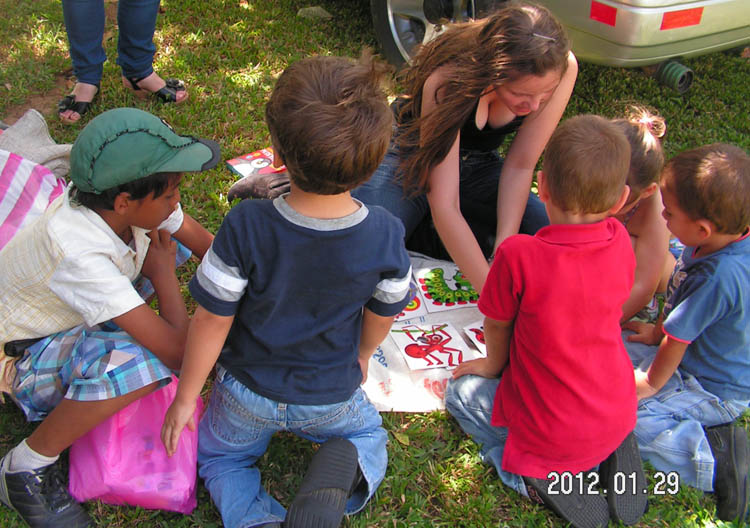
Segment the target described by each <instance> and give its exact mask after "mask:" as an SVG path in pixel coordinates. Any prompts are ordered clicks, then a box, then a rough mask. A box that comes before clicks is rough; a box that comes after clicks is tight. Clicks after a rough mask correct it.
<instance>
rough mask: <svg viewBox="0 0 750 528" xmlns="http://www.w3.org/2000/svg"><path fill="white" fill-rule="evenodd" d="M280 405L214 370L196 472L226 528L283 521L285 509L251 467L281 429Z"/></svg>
mask: <svg viewBox="0 0 750 528" xmlns="http://www.w3.org/2000/svg"><path fill="white" fill-rule="evenodd" d="M285 407H286V404H281V403H277V402H274V401H272V400H269V399H268V398H264V397H262V396H260V395H258V394H255V393H254V392H252V391H251V390H249V389H248V388H247V387H245V386H244V385H243V384H242V383H240V382H239V381H237V380H236V379H235V378H234V377H233V376H232V375H231V374H229V373H228V372H227V371H226V370H225V369H224V368H222V367H220V366H218V367H217V370H216V380H215V381H214V386H213V391H212V392H211V398H210V400H209V402H208V406H207V408H206V412H205V414H204V415H203V418H201V422H200V426H199V440H198V469H199V474H200V476H201V478H203V480H204V482H205V484H206V488H207V489H208V491H209V493H210V494H211V499H212V500H213V501H214V504H215V505H216V507H217V508H218V510H219V513H221V519H222V521H223V522H224V526H226V527H227V528H239V527H242V528H245V527H250V526H262V525H264V524H269V523H280V522H282V521H283V520H284V516H285V515H286V510H285V509H284V507H283V506H282V505H281V504H279V503H278V502H277V501H276V499H274V498H273V497H271V496H270V495H269V494H268V493H267V492H266V490H265V489H264V488H263V486H262V484H261V481H260V470H258V468H257V467H256V465H255V464H256V462H257V460H258V459H259V458H260V457H261V456H263V454H264V453H265V452H266V449H267V447H268V443H269V442H270V440H271V436H272V435H273V434H274V432H276V431H278V430H280V429H282V423H283V414H284V409H285Z"/></svg>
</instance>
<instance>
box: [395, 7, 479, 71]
mask: <svg viewBox="0 0 750 528" xmlns="http://www.w3.org/2000/svg"><path fill="white" fill-rule="evenodd" d="M387 6H388V11H387V13H388V24H389V26H390V29H391V34H392V35H393V41H394V43H395V44H396V46H397V47H398V49H399V51H400V52H401V55H402V56H403V57H404V60H407V61H408V60H409V59H410V57H411V55H412V52H413V50H414V47H415V46H417V45H418V44H422V43H423V42H428V41H430V40H432V39H433V38H435V37H436V36H437V35H439V34H440V33H441V32H442V31H443V26H442V25H441V23H440V22H441V21H443V20H446V19H448V20H451V21H460V20H466V19H468V18H470V17H472V16H473V13H474V1H473V0H387Z"/></svg>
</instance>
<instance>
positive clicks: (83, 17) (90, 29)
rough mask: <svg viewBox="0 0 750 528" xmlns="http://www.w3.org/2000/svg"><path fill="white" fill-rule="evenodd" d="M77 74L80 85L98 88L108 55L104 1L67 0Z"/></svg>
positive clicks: (65, 12)
mask: <svg viewBox="0 0 750 528" xmlns="http://www.w3.org/2000/svg"><path fill="white" fill-rule="evenodd" d="M62 7H63V18H64V20H65V30H66V31H67V34H68V45H69V47H70V58H71V60H72V61H73V73H74V74H75V76H76V78H77V79H78V81H79V82H82V83H86V84H96V85H98V84H99V83H100V82H101V79H102V65H103V64H104V61H105V60H107V55H106V54H105V52H104V48H103V47H102V36H103V35H104V0H63V3H62Z"/></svg>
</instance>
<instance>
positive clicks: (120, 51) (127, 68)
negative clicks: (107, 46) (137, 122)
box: [117, 0, 188, 103]
mask: <svg viewBox="0 0 750 528" xmlns="http://www.w3.org/2000/svg"><path fill="white" fill-rule="evenodd" d="M159 3H160V0H120V1H119V2H118V4H117V22H118V25H119V35H118V40H117V64H118V65H119V66H120V68H122V77H123V84H124V85H125V86H126V87H128V88H130V89H131V90H133V91H134V92H135V93H136V94H137V95H139V96H142V97H148V96H149V95H151V94H155V95H156V96H157V97H158V98H159V99H160V100H161V101H162V102H165V103H170V102H171V103H181V102H182V101H184V100H185V99H187V95H188V94H187V91H186V89H185V85H184V83H182V81H179V80H177V79H167V80H166V81H165V80H164V79H162V78H161V77H160V76H159V75H158V74H157V73H156V72H154V67H153V62H154V54H155V53H156V46H155V45H154V31H155V30H156V17H157V15H158V13H159Z"/></svg>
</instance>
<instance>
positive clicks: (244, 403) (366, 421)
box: [198, 366, 388, 528]
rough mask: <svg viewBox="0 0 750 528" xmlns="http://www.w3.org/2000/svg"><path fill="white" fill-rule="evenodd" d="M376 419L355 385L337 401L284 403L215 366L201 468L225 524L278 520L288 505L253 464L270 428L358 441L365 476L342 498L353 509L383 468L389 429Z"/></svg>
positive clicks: (317, 438)
mask: <svg viewBox="0 0 750 528" xmlns="http://www.w3.org/2000/svg"><path fill="white" fill-rule="evenodd" d="M381 424H382V420H381V418H380V414H379V413H378V411H377V410H376V409H375V407H373V405H372V404H371V403H370V401H369V400H368V399H367V396H365V393H364V391H363V390H362V389H361V388H358V389H357V390H356V391H355V392H354V394H353V395H352V397H351V398H349V400H347V401H344V402H341V403H335V404H331V405H293V404H286V403H280V402H277V401H274V400H270V399H268V398H264V397H263V396H260V395H259V394H256V393H254V392H253V391H251V390H250V389H248V388H247V387H246V386H244V385H243V384H242V383H240V382H239V381H237V380H236V379H235V378H234V377H233V376H232V375H231V374H229V373H228V372H227V371H226V370H225V369H224V368H222V367H221V366H217V375H216V381H215V382H214V388H213V392H212V393H211V399H210V401H209V403H208V408H207V410H206V413H205V414H204V416H203V418H202V419H201V423H200V428H199V441H198V467H199V473H200V476H201V478H203V480H204V482H205V484H206V488H208V491H209V493H210V494H211V498H212V499H213V501H214V504H216V507H217V508H218V509H219V512H220V513H221V518H222V520H223V521H224V526H226V527H227V528H248V527H250V526H259V525H262V524H267V523H271V522H282V521H283V520H284V517H285V515H286V510H285V509H284V507H283V506H281V504H279V503H278V502H277V501H276V499H274V498H273V497H271V496H270V495H269V494H268V493H267V492H266V490H265V489H263V486H262V485H261V481H260V471H259V470H258V468H257V467H256V465H255V463H256V461H257V460H258V459H259V458H260V457H261V456H262V455H263V454H264V453H265V452H266V448H267V447H268V443H269V441H270V440H271V437H272V436H273V434H274V433H276V432H277V431H290V432H292V433H294V434H296V435H297V436H300V437H302V438H306V439H308V440H310V441H312V442H316V443H323V442H325V441H326V440H328V439H330V438H346V439H347V440H349V441H350V442H351V443H352V444H354V447H356V448H357V454H358V459H359V469H360V471H361V472H362V475H363V476H364V478H365V481H366V485H360V486H358V487H357V489H356V490H355V491H354V493H353V494H352V496H351V497H349V500H348V501H347V504H346V513H355V512H357V511H359V510H361V509H362V508H363V507H364V505H365V503H366V502H367V501H368V500H369V499H370V497H372V495H373V494H374V493H375V490H376V489H377V488H378V486H379V485H380V483H381V482H382V480H383V477H384V476H385V470H386V466H387V465H388V454H387V452H386V441H387V438H388V435H387V433H386V432H385V429H383V427H381Z"/></svg>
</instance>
